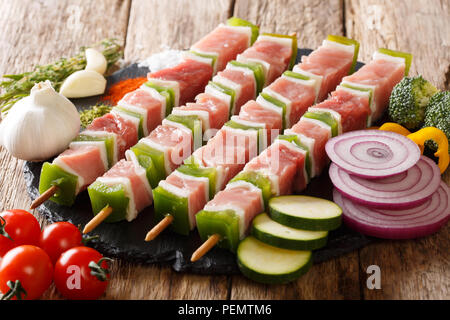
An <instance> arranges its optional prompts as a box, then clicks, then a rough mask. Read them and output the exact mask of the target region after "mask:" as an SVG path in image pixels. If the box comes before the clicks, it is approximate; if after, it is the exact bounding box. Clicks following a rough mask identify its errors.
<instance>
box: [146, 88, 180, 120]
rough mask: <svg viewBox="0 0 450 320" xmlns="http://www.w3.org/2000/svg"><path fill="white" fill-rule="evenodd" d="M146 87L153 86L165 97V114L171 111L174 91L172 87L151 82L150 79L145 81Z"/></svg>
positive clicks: (173, 102) (173, 104) (173, 103)
mask: <svg viewBox="0 0 450 320" xmlns="http://www.w3.org/2000/svg"><path fill="white" fill-rule="evenodd" d="M145 85H146V86H147V87H150V88H153V89H155V90H156V91H158V92H159V94H161V95H162V96H163V97H165V98H166V116H168V115H169V114H171V113H172V109H173V107H174V106H175V92H174V91H173V89H172V88H166V87H163V86H160V85H158V84H156V83H153V82H152V81H151V80H149V81H147V82H146V83H145Z"/></svg>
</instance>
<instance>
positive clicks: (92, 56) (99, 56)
mask: <svg viewBox="0 0 450 320" xmlns="http://www.w3.org/2000/svg"><path fill="white" fill-rule="evenodd" d="M85 55H86V68H85V70H92V71H96V72H98V73H100V74H101V75H103V74H105V72H106V68H107V66H108V62H107V61H106V58H105V56H104V55H103V53H101V52H100V51H98V50H95V49H93V48H87V49H86V51H85Z"/></svg>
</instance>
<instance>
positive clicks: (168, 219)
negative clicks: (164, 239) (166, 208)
mask: <svg viewBox="0 0 450 320" xmlns="http://www.w3.org/2000/svg"><path fill="white" fill-rule="evenodd" d="M172 221H173V216H172V215H170V214H168V215H166V216H165V217H164V219H162V220H161V221H160V222H159V223H158V224H157V225H156V226H154V227H153V228H152V229H151V230H150V231H149V232H148V233H147V235H146V236H145V241H147V242H148V241H152V240H153V239H155V238H156V237H157V236H158V235H159V234H160V233H161V232H163V231H164V230H165V229H166V228H167V227H168V226H169V225H170V224H171V223H172Z"/></svg>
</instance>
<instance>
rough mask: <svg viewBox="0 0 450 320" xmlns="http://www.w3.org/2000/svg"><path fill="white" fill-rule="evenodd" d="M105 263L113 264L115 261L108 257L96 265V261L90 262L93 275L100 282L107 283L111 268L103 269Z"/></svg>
mask: <svg viewBox="0 0 450 320" xmlns="http://www.w3.org/2000/svg"><path fill="white" fill-rule="evenodd" d="M104 261H106V262H110V263H111V262H112V261H113V260H112V259H110V258H107V257H103V258H101V259H100V260H99V261H98V262H97V263H95V262H94V261H91V262H89V268H90V269H91V275H93V276H94V277H96V278H97V279H98V280H100V281H106V280H107V278H108V275H109V273H110V270H109V266H108V267H106V268H103V267H102V262H104Z"/></svg>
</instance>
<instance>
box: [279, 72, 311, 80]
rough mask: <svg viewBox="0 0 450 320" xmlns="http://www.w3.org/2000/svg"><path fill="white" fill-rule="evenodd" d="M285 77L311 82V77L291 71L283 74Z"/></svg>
mask: <svg viewBox="0 0 450 320" xmlns="http://www.w3.org/2000/svg"><path fill="white" fill-rule="evenodd" d="M283 75H284V76H286V77H290V78H295V79H300V80H306V81H308V80H311V78H310V77H308V76H305V75H304V74H301V73H297V72H294V71H290V70H287V71H285V72H283Z"/></svg>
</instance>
